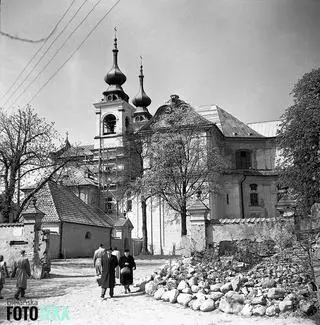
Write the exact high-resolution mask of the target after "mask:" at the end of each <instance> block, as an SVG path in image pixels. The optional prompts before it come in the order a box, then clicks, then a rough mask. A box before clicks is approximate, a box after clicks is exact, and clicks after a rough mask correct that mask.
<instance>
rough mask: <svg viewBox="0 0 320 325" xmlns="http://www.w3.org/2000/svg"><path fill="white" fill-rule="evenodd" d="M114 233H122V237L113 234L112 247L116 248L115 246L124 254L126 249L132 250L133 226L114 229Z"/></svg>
mask: <svg viewBox="0 0 320 325" xmlns="http://www.w3.org/2000/svg"><path fill="white" fill-rule="evenodd" d="M113 233H114V234H119V233H121V237H114V236H112V239H111V247H112V248H113V249H114V248H115V247H117V248H118V250H119V251H120V252H121V254H123V252H124V250H125V249H129V250H130V251H132V249H133V245H132V238H131V228H128V227H119V228H115V229H114V230H113Z"/></svg>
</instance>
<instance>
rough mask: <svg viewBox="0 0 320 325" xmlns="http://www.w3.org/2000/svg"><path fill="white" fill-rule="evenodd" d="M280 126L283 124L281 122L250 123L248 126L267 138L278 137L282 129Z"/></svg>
mask: <svg viewBox="0 0 320 325" xmlns="http://www.w3.org/2000/svg"><path fill="white" fill-rule="evenodd" d="M280 124H281V120H275V121H265V122H254V123H248V125H249V126H250V127H251V128H252V129H253V130H255V131H257V132H259V133H260V134H262V135H264V136H265V137H275V136H277V131H278V130H279V128H280Z"/></svg>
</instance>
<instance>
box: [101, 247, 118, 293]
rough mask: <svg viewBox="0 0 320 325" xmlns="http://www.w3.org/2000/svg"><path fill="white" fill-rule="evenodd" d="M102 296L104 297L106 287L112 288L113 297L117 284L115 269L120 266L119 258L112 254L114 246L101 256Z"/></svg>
mask: <svg viewBox="0 0 320 325" xmlns="http://www.w3.org/2000/svg"><path fill="white" fill-rule="evenodd" d="M101 266H102V274H101V288H102V289H101V298H102V299H103V298H104V295H105V294H106V289H108V288H109V289H110V291H109V295H110V297H111V298H112V297H113V289H114V286H115V284H116V275H115V269H116V267H117V266H118V259H117V257H116V256H114V255H112V248H108V249H107V250H106V253H105V254H104V255H102V257H101Z"/></svg>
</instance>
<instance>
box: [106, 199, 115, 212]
mask: <svg viewBox="0 0 320 325" xmlns="http://www.w3.org/2000/svg"><path fill="white" fill-rule="evenodd" d="M112 207H113V203H112V197H110V196H109V197H107V198H105V203H104V211H105V212H107V213H111V212H112Z"/></svg>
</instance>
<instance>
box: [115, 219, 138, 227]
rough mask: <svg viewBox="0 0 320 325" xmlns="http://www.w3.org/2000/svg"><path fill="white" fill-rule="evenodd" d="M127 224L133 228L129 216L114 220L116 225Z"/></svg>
mask: <svg viewBox="0 0 320 325" xmlns="http://www.w3.org/2000/svg"><path fill="white" fill-rule="evenodd" d="M125 225H127V226H128V227H132V228H133V225H132V222H131V221H130V219H129V218H119V219H116V220H114V226H115V227H123V226H125Z"/></svg>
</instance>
